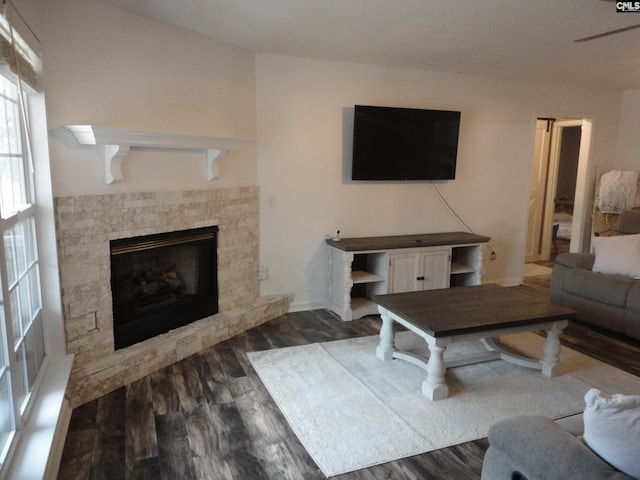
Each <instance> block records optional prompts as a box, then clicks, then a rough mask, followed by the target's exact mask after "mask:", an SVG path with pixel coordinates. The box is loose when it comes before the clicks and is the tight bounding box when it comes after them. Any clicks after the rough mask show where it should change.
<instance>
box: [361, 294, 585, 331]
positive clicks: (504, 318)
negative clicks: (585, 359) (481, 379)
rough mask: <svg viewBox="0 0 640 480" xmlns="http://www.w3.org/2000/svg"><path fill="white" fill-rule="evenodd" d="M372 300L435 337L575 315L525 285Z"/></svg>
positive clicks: (528, 323)
mask: <svg viewBox="0 0 640 480" xmlns="http://www.w3.org/2000/svg"><path fill="white" fill-rule="evenodd" d="M373 300H374V301H375V302H376V303H378V304H379V305H381V306H382V307H384V308H386V309H387V310H389V311H391V312H393V313H395V314H396V315H399V316H401V317H402V318H403V319H404V320H406V321H407V322H409V323H411V324H413V325H415V326H416V327H418V328H420V329H421V330H423V331H424V332H426V333H428V334H429V335H431V336H432V337H444V336H451V335H462V334H465V333H473V332H478V331H482V330H489V329H493V328H494V327H495V329H500V328H507V327H516V326H520V325H531V324H535V323H540V322H543V321H549V322H553V321H557V320H568V319H571V318H574V317H575V315H576V314H575V312H574V311H572V310H569V309H568V308H564V307H561V306H558V305H555V304H553V303H551V302H550V301H549V299H548V297H547V296H544V295H540V294H536V293H534V292H531V291H528V290H526V289H525V288H524V287H522V286H516V287H501V286H499V285H496V284H485V285H477V286H470V287H453V288H444V289H438V290H425V291H421V292H407V293H392V294H387V295H376V296H374V297H373Z"/></svg>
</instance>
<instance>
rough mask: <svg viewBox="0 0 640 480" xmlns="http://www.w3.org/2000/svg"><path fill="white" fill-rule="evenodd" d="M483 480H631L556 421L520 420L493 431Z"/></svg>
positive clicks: (522, 417)
mask: <svg viewBox="0 0 640 480" xmlns="http://www.w3.org/2000/svg"><path fill="white" fill-rule="evenodd" d="M489 444H490V445H489V449H488V450H487V452H486V454H485V457H484V463H483V466H482V477H481V480H524V479H526V480H570V479H575V480H630V479H631V477H629V476H627V475H625V474H624V473H621V472H619V471H618V470H616V469H615V468H613V467H612V466H611V465H609V464H608V463H606V462H605V461H603V460H602V459H601V458H600V457H598V456H597V455H596V454H595V453H594V452H593V451H591V449H590V448H589V447H587V446H586V445H585V444H584V443H583V442H582V441H581V440H580V439H578V438H577V437H576V436H574V435H573V434H572V433H569V432H568V431H567V430H565V429H563V428H562V427H560V426H559V425H558V424H557V423H555V422H554V421H552V420H550V419H548V418H546V417H540V416H519V417H512V418H509V419H507V420H503V421H501V422H498V423H496V424H495V425H493V426H492V427H491V429H490V430H489Z"/></svg>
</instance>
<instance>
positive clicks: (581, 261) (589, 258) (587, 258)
mask: <svg viewBox="0 0 640 480" xmlns="http://www.w3.org/2000/svg"><path fill="white" fill-rule="evenodd" d="M595 260H596V256H595V255H594V254H593V253H561V254H560V255H558V256H557V257H556V263H559V264H560V265H564V266H565V267H569V268H584V269H585V270H591V269H592V268H593V262H595Z"/></svg>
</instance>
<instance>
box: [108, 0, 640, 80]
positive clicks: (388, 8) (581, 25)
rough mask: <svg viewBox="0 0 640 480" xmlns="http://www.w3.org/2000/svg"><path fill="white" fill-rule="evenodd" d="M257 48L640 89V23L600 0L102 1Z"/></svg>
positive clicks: (638, 15) (638, 16) (639, 16)
mask: <svg viewBox="0 0 640 480" xmlns="http://www.w3.org/2000/svg"><path fill="white" fill-rule="evenodd" d="M105 1H106V2H108V3H111V4H113V5H116V6H118V7H121V8H124V9H126V10H129V11H132V12H136V13H139V14H141V15H144V16H146V17H151V18H154V19H156V20H160V21H163V22H167V23H170V24H174V25H178V26H181V27H184V28H187V29H190V30H193V31H196V32H200V33H202V34H205V35H209V36H211V37H215V38H217V39H219V40H222V41H224V42H227V43H230V44H233V45H237V46H239V47H242V48H244V49H247V50H250V51H254V52H258V53H277V54H284V55H294V56H299V57H311V58H319V59H329V60H341V61H347V62H358V63H370V64H379V65H390V66H398V67H410V68H422V69H427V70H435V71H442V72H451V73H463V74H472V75H482V76H490V77H506V78H513V79H527V80H534V81H544V82H547V81H548V82H560V83H571V84H580V85H588V86H597V87H606V88H612V89H620V90H625V89H633V88H640V29H635V30H631V31H627V32H623V33H619V34H617V35H611V36H607V37H603V38H599V39H595V40H591V41H587V42H581V43H575V42H574V40H576V39H579V38H583V37H588V36H591V35H596V34H599V33H603V32H607V31H610V30H615V29H619V28H623V27H627V26H630V25H635V24H638V23H640V12H638V13H617V12H616V9H615V5H616V3H615V2H611V1H602V0H180V1H175V0H105Z"/></svg>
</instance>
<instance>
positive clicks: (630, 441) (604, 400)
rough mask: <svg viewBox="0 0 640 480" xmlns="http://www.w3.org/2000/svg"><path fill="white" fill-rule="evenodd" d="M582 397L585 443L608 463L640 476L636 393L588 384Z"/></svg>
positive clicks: (639, 421)
mask: <svg viewBox="0 0 640 480" xmlns="http://www.w3.org/2000/svg"><path fill="white" fill-rule="evenodd" d="M584 401H585V403H586V408H585V410H584V437H583V438H584V441H585V443H586V444H587V445H589V447H590V448H591V449H592V450H593V451H594V452H595V453H596V454H598V456H599V457H601V458H602V459H603V460H605V461H606V462H607V463H609V464H610V465H612V466H614V467H615V468H617V469H618V470H620V471H621V472H623V473H625V474H627V475H629V476H631V477H633V478H636V479H640V461H639V457H640V396H631V395H621V394H615V395H607V394H606V393H604V392H602V391H601V390H598V389H596V388H592V389H591V390H589V391H588V392H587V394H586V395H585V396H584Z"/></svg>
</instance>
